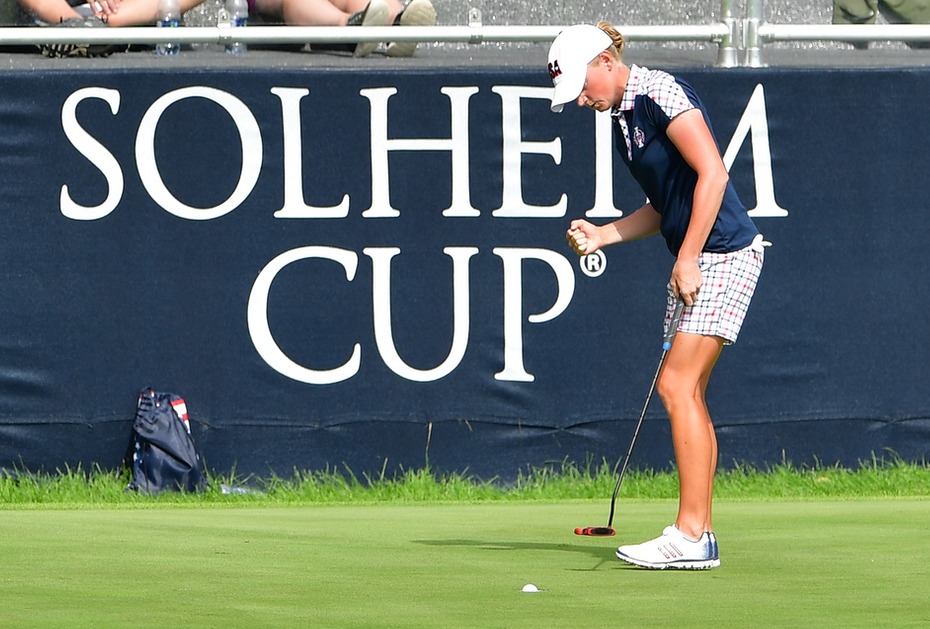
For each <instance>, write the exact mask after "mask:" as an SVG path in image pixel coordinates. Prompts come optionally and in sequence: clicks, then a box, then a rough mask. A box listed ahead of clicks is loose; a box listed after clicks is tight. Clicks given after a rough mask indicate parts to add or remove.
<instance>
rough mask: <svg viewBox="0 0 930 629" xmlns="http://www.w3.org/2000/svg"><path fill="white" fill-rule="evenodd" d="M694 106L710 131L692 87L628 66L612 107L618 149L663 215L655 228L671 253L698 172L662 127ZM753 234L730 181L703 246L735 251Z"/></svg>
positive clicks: (678, 242) (688, 217)
mask: <svg viewBox="0 0 930 629" xmlns="http://www.w3.org/2000/svg"><path fill="white" fill-rule="evenodd" d="M695 108H696V109H699V110H700V111H701V113H702V114H703V115H704V121H705V122H706V123H707V128H708V129H710V132H711V134H712V135H713V128H712V127H711V126H710V120H709V119H708V117H707V111H706V110H705V109H704V104H703V103H702V102H701V99H700V98H698V95H697V93H696V92H695V91H694V88H692V87H691V86H690V85H688V84H687V83H686V82H685V81H682V80H681V79H678V78H675V77H673V76H672V75H670V74H668V73H667V72H662V71H660V70H649V69H647V68H642V67H639V66H636V65H631V66H630V78H629V80H628V81H627V84H626V90H625V92H624V94H623V99H622V101H621V102H620V105H618V106H617V107H615V108H614V110H613V111H612V112H611V116H612V117H613V120H614V123H615V124H614V142H615V144H616V148H617V151H618V152H619V153H620V155H621V156H622V157H623V161H624V163H626V165H627V167H628V168H629V169H630V173H631V174H632V175H633V178H634V179H635V180H636V181H637V182H638V183H639V185H640V186H641V187H642V189H643V192H645V193H646V196H647V197H648V198H649V201H650V203H652V206H653V207H654V208H655V209H656V211H657V212H658V213H659V215H660V216H661V217H662V218H661V223H660V229H661V232H662V235H663V236H664V237H665V242H666V244H667V245H668V249H669V251H671V252H672V255H674V256H677V255H678V251H679V249H681V244H682V242H684V239H685V233H686V232H687V230H688V224H689V222H690V220H691V207H692V203H693V199H694V187H695V185H696V184H697V173H696V172H695V171H694V169H693V168H691V166H690V165H688V162H686V161H685V158H684V157H682V155H681V153H679V152H678V149H677V148H676V147H675V145H674V144H673V143H672V141H671V140H670V139H669V137H668V135H667V134H666V130H667V128H668V124H669V122H671V121H672V120H673V119H674V118H675V116H677V115H679V114H681V113H683V112H685V111H688V110H689V109H695ZM714 141H715V142H716V138H715V139H714ZM718 150H719V149H718ZM758 233H759V230H758V229H756V226H755V224H753V222H752V219H751V218H749V215H748V214H747V212H746V207H745V206H744V205H743V202H742V201H740V199H739V196H738V195H737V194H736V190H735V189H734V187H733V183H732V181H728V182H727V188H726V192H725V193H724V196H723V203H722V204H721V206H720V211H719V213H718V214H717V220H716V221H715V222H714V226H713V228H712V229H711V232H710V235H709V236H708V238H707V242H706V243H705V244H704V249H703V251H710V252H714V253H728V252H731V251H737V250H739V249H743V248H745V247H748V246H749V245H750V244H751V243H752V240H753V238H755V236H756V234H758Z"/></svg>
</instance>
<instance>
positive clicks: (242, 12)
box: [226, 0, 249, 55]
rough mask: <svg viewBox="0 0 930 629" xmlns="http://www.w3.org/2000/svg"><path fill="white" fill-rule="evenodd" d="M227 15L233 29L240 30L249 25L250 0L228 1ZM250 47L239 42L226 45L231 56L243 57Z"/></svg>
mask: <svg viewBox="0 0 930 629" xmlns="http://www.w3.org/2000/svg"><path fill="white" fill-rule="evenodd" d="M226 14H227V15H228V19H229V25H230V26H231V27H232V28H240V27H243V26H248V25H249V3H248V0H226ZM247 49H248V47H247V46H246V45H245V44H244V43H242V42H237V41H231V42H229V43H228V44H226V52H228V53H229V54H231V55H241V54H242V53H244V52H245V51H246V50H247Z"/></svg>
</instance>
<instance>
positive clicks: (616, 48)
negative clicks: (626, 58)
mask: <svg viewBox="0 0 930 629" xmlns="http://www.w3.org/2000/svg"><path fill="white" fill-rule="evenodd" d="M597 27H598V28H599V29H601V30H602V31H604V32H605V33H607V35H608V36H609V37H610V38H611V39H612V40H613V42H614V43H613V45H612V46H611V47H610V53H611V54H612V55H613V56H614V59H616V60H617V61H623V44H624V43H626V42H625V40H624V39H623V35H621V34H620V31H618V30H617V29H616V28H615V27H614V25H613V24H611V23H610V22H605V21H603V20H602V21H600V22H598V23H597Z"/></svg>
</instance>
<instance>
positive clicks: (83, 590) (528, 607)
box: [0, 497, 930, 629]
mask: <svg viewBox="0 0 930 629" xmlns="http://www.w3.org/2000/svg"><path fill="white" fill-rule="evenodd" d="M229 498H234V497H229ZM238 498H246V499H248V497H238ZM61 506H62V507H65V508H53V507H52V505H45V507H44V508H17V509H5V510H0V558H2V562H3V574H2V576H0V600H2V605H0V626H2V627H69V628H71V627H129V626H132V627H177V626H189V627H311V626H312V627H365V628H369V627H411V628H413V627H429V628H430V629H435V628H437V627H481V628H485V627H502V628H503V627H506V628H513V627H533V628H536V627H659V628H661V627H670V628H671V627H674V628H676V629H678V628H680V627H714V628H720V629H727V628H730V627H740V628H743V627H791V628H795V627H838V628H839V627H842V628H844V629H845V628H855V627H869V628H872V627H892V626H893V627H924V626H928V624H930V605H928V604H927V595H926V592H927V591H930V563H928V561H927V557H928V555H930V545H928V543H927V542H926V541H925V540H926V533H925V531H926V523H927V522H930V500H927V499H923V498H912V499H905V498H894V499H889V498H886V499H847V500H838V499H831V500H812V499H807V500H798V499H791V500H783V499H782V500H779V499H769V500H765V501H758V500H742V499H730V500H727V499H721V500H718V506H717V511H716V514H715V520H716V527H715V528H716V529H717V532H718V536H719V539H720V548H721V558H722V566H721V567H720V568H718V569H716V570H711V571H706V572H677V571H664V572H653V571H645V570H639V569H634V568H627V567H625V566H624V565H623V564H621V563H620V562H619V561H617V560H616V559H615V557H614V554H613V551H614V548H615V547H616V545H618V544H620V543H627V542H638V541H642V540H643V539H645V538H648V537H652V536H654V535H656V534H658V533H659V531H660V530H661V528H662V526H663V525H665V524H668V523H670V522H671V521H672V519H673V518H674V514H675V508H676V503H675V502H674V501H670V500H639V499H631V498H624V499H622V500H621V502H620V504H619V505H618V507H619V508H618V515H617V519H616V522H615V524H616V525H617V528H618V530H619V535H618V536H617V537H614V538H583V537H578V536H575V535H573V534H572V530H573V528H574V527H575V526H589V525H600V524H604V523H605V522H604V520H605V518H606V511H607V506H608V503H607V499H605V498H602V499H598V500H593V499H584V500H577V499H566V500H557V501H551V500H529V499H527V500H521V501H512V502H506V501H484V502H474V503H469V504H462V503H459V504H455V503H452V502H449V503H436V502H428V503H425V504H417V503H415V502H406V503H404V504H394V503H390V502H384V503H369V504H364V505H360V506H352V505H336V504H317V505H311V504H297V505H285V506H268V505H258V506H254V505H253V506H249V505H248V502H240V503H239V504H235V503H234V501H233V500H230V502H228V503H222V502H219V501H216V502H212V503H189V504H183V503H182V502H177V501H174V502H166V501H159V500H156V501H152V500H149V501H147V502H146V501H143V500H139V501H137V502H135V503H132V504H118V505H96V506H89V507H88V506H87V505H86V504H85V506H83V507H78V506H76V505H61ZM165 507H170V508H165ZM526 583H534V584H535V585H537V586H538V587H539V588H540V589H541V590H542V591H541V592H539V593H536V594H525V593H522V592H521V588H522V586H523V585H524V584H526Z"/></svg>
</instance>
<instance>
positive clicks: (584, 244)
mask: <svg viewBox="0 0 930 629" xmlns="http://www.w3.org/2000/svg"><path fill="white" fill-rule="evenodd" d="M599 230H600V228H599V227H597V226H596V225H592V224H591V223H589V222H588V221H586V220H584V219H575V220H574V221H572V223H571V225H569V227H568V231H567V232H565V238H566V239H567V240H568V244H569V245H571V247H572V249H573V250H574V251H575V253H577V254H578V255H580V256H586V255H588V254H589V253H594V252H595V251H597V250H598V249H600V248H601V245H602V243H601V236H600V231H599Z"/></svg>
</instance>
